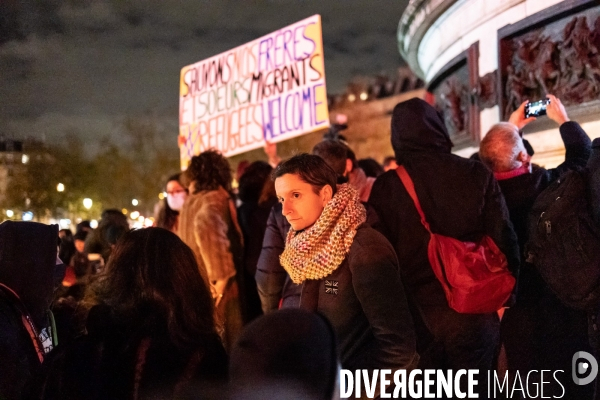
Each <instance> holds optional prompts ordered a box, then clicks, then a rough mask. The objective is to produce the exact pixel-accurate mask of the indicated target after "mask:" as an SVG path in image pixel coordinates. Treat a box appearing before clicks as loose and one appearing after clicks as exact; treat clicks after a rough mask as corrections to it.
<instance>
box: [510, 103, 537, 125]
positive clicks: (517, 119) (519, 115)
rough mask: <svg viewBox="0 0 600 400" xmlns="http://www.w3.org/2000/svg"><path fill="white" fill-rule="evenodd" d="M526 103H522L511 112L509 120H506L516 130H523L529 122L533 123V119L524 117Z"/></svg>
mask: <svg viewBox="0 0 600 400" xmlns="http://www.w3.org/2000/svg"><path fill="white" fill-rule="evenodd" d="M528 103H529V102H528V101H524V102H522V103H521V105H520V106H519V108H517V109H516V110H515V111H513V113H512V114H511V115H510V118H509V119H508V122H510V123H511V124H513V125H516V126H517V128H519V130H521V129H523V127H524V126H525V125H527V124H528V123H530V122H531V121H535V117H529V118H526V117H525V106H526V105H527V104H528Z"/></svg>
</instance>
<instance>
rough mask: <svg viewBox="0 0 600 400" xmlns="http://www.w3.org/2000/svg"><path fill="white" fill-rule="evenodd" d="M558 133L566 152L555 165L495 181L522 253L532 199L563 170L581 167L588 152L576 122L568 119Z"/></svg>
mask: <svg viewBox="0 0 600 400" xmlns="http://www.w3.org/2000/svg"><path fill="white" fill-rule="evenodd" d="M560 135H561V137H562V140H563V143H564V144H565V149H566V154H565V161H564V162H563V163H562V164H560V165H559V166H558V167H556V168H552V169H545V168H541V167H534V168H533V169H532V171H531V173H530V174H523V175H519V176H516V177H513V178H509V179H502V180H499V181H498V184H499V185H500V189H501V190H502V194H503V195H504V199H505V200H506V206H507V207H508V211H509V214H510V220H511V221H512V223H513V226H514V228H515V233H516V234H517V237H518V239H519V247H520V248H521V251H522V252H523V250H524V249H525V247H524V246H525V243H526V242H527V238H528V234H527V219H528V216H529V211H531V207H532V206H533V202H534V201H535V199H536V198H537V197H538V195H539V194H540V193H541V192H542V191H544V189H546V188H547V187H548V186H550V184H551V183H552V182H554V181H555V180H556V179H558V178H559V177H560V176H561V175H562V174H564V173H565V172H567V171H569V170H572V169H575V168H580V167H585V164H586V162H587V160H588V158H589V156H590V153H591V141H590V138H589V136H588V135H587V134H586V133H585V131H584V130H583V129H581V126H579V124H578V123H577V122H574V121H568V122H565V123H564V124H562V125H561V126H560Z"/></svg>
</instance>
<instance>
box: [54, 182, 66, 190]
mask: <svg viewBox="0 0 600 400" xmlns="http://www.w3.org/2000/svg"><path fill="white" fill-rule="evenodd" d="M56 191H57V192H64V191H65V185H63V184H62V183H59V184H58V185H56Z"/></svg>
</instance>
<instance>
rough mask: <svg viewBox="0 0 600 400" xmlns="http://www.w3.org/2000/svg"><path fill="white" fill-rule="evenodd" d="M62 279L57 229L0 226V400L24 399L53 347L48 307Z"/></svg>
mask: <svg viewBox="0 0 600 400" xmlns="http://www.w3.org/2000/svg"><path fill="white" fill-rule="evenodd" d="M64 274H65V266H64V264H63V263H62V261H60V259H59V258H58V225H45V224H40V223H37V222H21V221H5V222H3V223H2V224H0V398H2V399H21V398H26V397H27V395H28V393H27V390H28V389H29V388H30V383H31V381H32V379H34V378H35V376H36V375H37V373H38V372H39V370H40V368H41V365H42V361H44V358H45V356H46V354H47V353H49V352H50V351H51V350H52V349H53V347H54V346H55V345H56V344H57V340H56V331H55V329H54V323H53V322H54V319H53V317H52V314H51V313H50V312H49V307H50V303H51V301H52V297H53V294H54V291H55V289H56V288H57V287H58V286H59V285H60V283H61V281H62V279H63V276H64Z"/></svg>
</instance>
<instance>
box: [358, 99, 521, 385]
mask: <svg viewBox="0 0 600 400" xmlns="http://www.w3.org/2000/svg"><path fill="white" fill-rule="evenodd" d="M392 146H393V148H394V152H395V155H396V160H397V163H398V164H399V165H403V166H404V167H405V168H406V170H407V172H408V174H409V175H410V177H411V178H412V180H413V182H414V186H415V190H416V193H417V196H418V198H419V201H420V203H421V206H422V208H423V212H424V213H425V217H426V218H427V221H428V222H429V225H430V226H431V230H432V231H433V232H435V233H439V234H442V235H445V236H450V237H453V238H457V239H459V240H462V241H478V240H479V239H481V237H482V236H483V235H488V236H490V237H491V238H492V239H493V241H494V242H495V243H496V244H497V245H498V247H499V248H500V250H501V251H502V252H503V253H504V254H505V255H506V258H507V260H508V264H509V268H510V270H511V271H512V272H513V274H515V276H516V275H517V272H518V267H519V253H518V245H517V238H516V235H515V233H514V231H513V229H512V225H511V223H510V221H509V216H508V210H507V209H506V204H505V203H504V198H503V197H502V194H501V192H500V188H499V187H498V183H497V182H496V180H495V179H494V177H493V175H492V173H491V172H490V171H489V170H488V169H487V168H486V167H485V166H484V165H483V164H481V163H480V162H477V161H474V160H469V159H464V158H461V157H458V156H456V155H453V154H451V152H450V149H451V147H452V142H451V140H450V138H449V136H448V132H447V131H446V127H445V126H444V120H443V119H442V117H441V116H440V114H439V113H438V112H437V111H436V110H435V109H434V108H433V107H432V106H431V105H429V104H428V103H426V102H425V101H423V100H421V99H417V98H414V99H411V100H408V101H405V102H403V103H400V104H398V105H397V106H396V107H395V109H394V112H393V116H392ZM369 204H370V205H371V206H372V207H373V209H374V210H375V211H376V213H377V214H378V216H379V222H377V223H375V224H374V227H375V228H376V229H378V230H380V231H381V232H382V233H383V234H384V235H385V236H386V237H387V239H388V240H389V241H390V243H392V245H393V246H394V249H395V250H396V253H397V255H398V260H399V262H400V272H401V275H402V281H403V282H404V284H405V286H406V290H407V296H408V297H409V300H410V301H412V303H413V305H414V307H415V308H416V310H418V311H417V313H416V316H415V317H416V318H422V320H423V322H424V325H425V327H426V328H427V330H428V331H429V332H430V333H431V335H432V336H433V341H432V342H431V343H425V336H424V335H423V334H419V332H418V335H419V337H418V338H417V340H418V351H419V353H420V354H421V355H422V357H421V367H423V368H438V369H440V368H441V369H446V368H449V369H454V370H456V369H461V368H467V369H480V370H481V371H482V373H481V374H480V376H479V377H480V378H481V382H483V379H484V376H483V375H485V373H484V372H483V370H489V369H492V368H493V361H494V357H495V355H496V351H497V347H498V340H499V320H498V316H497V314H496V313H489V314H459V313H457V312H455V311H454V310H452V309H451V308H450V307H449V306H448V302H447V300H446V297H445V295H444V290H443V289H442V286H441V284H440V283H439V281H438V280H437V278H436V277H435V275H434V272H433V270H432V268H431V264H430V263H429V259H428V256H427V246H428V243H429V239H430V235H429V233H428V232H427V231H426V230H425V228H424V227H423V225H422V224H421V221H420V217H419V214H418V212H417V209H416V208H415V206H414V203H413V200H412V199H411V198H410V196H409V194H408V193H407V191H406V190H405V188H404V186H403V184H402V183H401V181H400V179H399V177H398V175H397V173H396V171H393V170H392V171H388V172H386V173H384V174H383V175H381V176H379V177H378V178H377V181H376V182H375V184H374V185H373V190H372V192H371V197H370V199H369ZM481 382H480V386H483V385H481Z"/></svg>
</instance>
